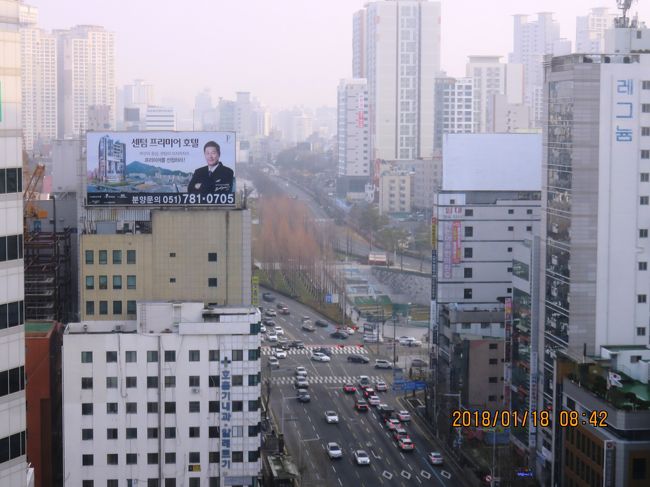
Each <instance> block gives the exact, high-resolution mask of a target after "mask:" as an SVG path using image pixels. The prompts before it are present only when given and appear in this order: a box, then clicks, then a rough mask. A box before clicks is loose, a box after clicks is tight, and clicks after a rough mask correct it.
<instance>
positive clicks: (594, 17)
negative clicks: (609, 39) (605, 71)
mask: <svg viewBox="0 0 650 487" xmlns="http://www.w3.org/2000/svg"><path fill="white" fill-rule="evenodd" d="M615 18H616V14H614V13H609V9H608V8H607V7H598V8H592V9H591V11H590V12H589V13H588V14H587V15H584V16H581V17H576V47H575V52H577V53H579V54H602V53H604V52H605V31H606V30H607V29H611V28H613V27H614V19H615Z"/></svg>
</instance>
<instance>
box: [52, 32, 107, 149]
mask: <svg viewBox="0 0 650 487" xmlns="http://www.w3.org/2000/svg"><path fill="white" fill-rule="evenodd" d="M54 33H55V34H56V36H57V41H58V42H57V56H58V59H57V65H58V103H57V105H58V129H57V136H58V137H59V138H65V137H78V136H79V134H80V133H82V132H84V131H85V130H87V128H88V107H89V106H93V105H97V106H106V107H108V110H109V111H110V114H111V115H110V119H111V120H112V124H113V125H114V121H115V109H116V103H115V94H116V91H115V36H114V34H113V32H109V31H107V30H105V29H104V28H103V27H99V26H93V25H78V26H75V27H73V28H72V29H70V30H58V31H55V32H54Z"/></svg>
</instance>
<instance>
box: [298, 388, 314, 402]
mask: <svg viewBox="0 0 650 487" xmlns="http://www.w3.org/2000/svg"><path fill="white" fill-rule="evenodd" d="M298 401H300V402H309V401H311V397H309V392H307V391H306V390H305V389H298Z"/></svg>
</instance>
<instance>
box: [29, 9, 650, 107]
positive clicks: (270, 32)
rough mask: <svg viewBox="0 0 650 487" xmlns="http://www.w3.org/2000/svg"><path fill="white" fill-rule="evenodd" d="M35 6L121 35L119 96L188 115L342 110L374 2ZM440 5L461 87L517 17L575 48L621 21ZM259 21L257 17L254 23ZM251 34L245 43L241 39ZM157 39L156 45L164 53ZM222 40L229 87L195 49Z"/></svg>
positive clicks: (46, 23) (507, 47) (573, 12)
mask: <svg viewBox="0 0 650 487" xmlns="http://www.w3.org/2000/svg"><path fill="white" fill-rule="evenodd" d="M26 3H27V4H28V5H32V6H35V7H38V8H39V26H40V27H42V28H45V29H47V30H51V29H64V28H70V27H72V26H73V25H77V24H97V25H101V26H103V27H105V28H106V29H107V30H110V31H113V32H115V34H116V59H117V63H116V84H117V86H122V85H124V84H126V83H129V82H131V81H132V80H133V79H145V80H147V81H148V82H150V83H152V84H154V85H155V87H156V93H157V97H158V98H159V101H160V102H161V104H163V105H175V106H185V107H191V106H192V104H193V99H194V96H195V95H196V94H197V93H199V92H200V91H201V90H203V89H204V88H206V87H207V88H210V89H211V91H212V94H213V97H214V98H215V99H218V98H219V97H224V98H232V97H233V96H234V93H235V92H236V91H250V92H251V93H253V94H254V96H256V97H258V98H259V99H260V101H261V102H262V103H263V104H265V105H267V106H269V107H271V108H273V109H278V108H281V107H289V106H296V105H304V106H307V107H310V108H315V107H318V106H322V105H328V106H335V104H336V86H337V85H338V82H339V80H340V79H342V78H349V77H351V75H352V66H351V65H352V51H351V45H352V20H351V18H352V14H353V13H354V12H355V11H357V10H359V9H360V8H362V7H363V5H364V4H365V3H367V2H365V1H362V0H353V1H349V0H347V1H345V0H332V1H329V2H324V1H318V2H309V4H308V5H307V4H301V3H289V2H287V1H286V0H285V1H281V2H273V3H271V4H269V3H267V2H261V1H259V0H248V1H245V2H226V3H225V4H222V5H219V6H218V7H217V6H213V5H211V4H210V3H209V2H204V1H201V0H188V1H187V2H185V3H184V5H185V8H186V10H185V11H189V12H199V10H198V9H203V10H202V11H201V12H199V13H197V14H195V15H192V16H190V17H189V18H187V19H184V18H180V17H178V15H177V14H178V12H177V11H175V10H172V9H169V8H167V9H164V10H162V9H160V8H158V9H155V10H152V9H151V8H150V6H151V5H153V4H149V3H148V2H138V3H137V4H133V3H132V2H131V3H129V4H128V5H127V3H126V2H124V1H122V0H119V1H117V2H116V5H115V8H114V9H111V10H110V11H106V10H105V9H99V8H97V7H98V5H99V4H98V2H97V1H96V0H91V1H86V2H82V1H80V0H64V1H63V2H57V4H56V5H55V4H52V3H51V2H44V1H43V0H33V1H30V2H26ZM440 3H441V6H442V64H441V68H442V69H443V70H445V71H446V72H447V75H449V76H457V77H458V76H462V75H463V73H464V69H465V63H466V62H467V57H468V56H470V55H499V56H502V57H503V59H502V60H503V61H507V56H508V54H509V53H510V52H512V48H513V46H512V36H513V17H512V16H513V15H515V14H528V15H530V16H531V18H534V17H535V15H536V13H537V12H540V11H545V12H553V13H554V14H555V15H554V18H555V19H556V20H557V21H559V23H560V25H561V35H562V37H564V38H567V39H569V40H570V41H571V42H572V44H575V23H576V16H582V15H586V14H587V13H588V12H589V10H590V9H591V8H595V7H600V6H605V7H608V8H609V9H610V11H611V12H615V11H617V10H616V8H615V7H616V3H615V2H614V0H610V1H604V0H601V1H597V2H594V1H592V0H579V1H576V2H571V3H567V2H561V1H559V0H545V1H542V0H527V1H523V2H522V1H518V2H516V1H513V0H507V1H502V2H499V3H498V5H494V4H483V3H480V2H473V1H471V0H459V1H456V2H445V1H442V2H440ZM61 4H63V5H64V6H65V8H61V6H62V5H61ZM122 6H123V7H124V8H121V7H122ZM469 11H471V12H473V14H474V15H473V16H472V17H468V16H467V15H466V13H467V12H469ZM123 12H128V13H129V14H128V15H125V14H123ZM251 12H256V13H257V15H255V16H252V15H250V13H251ZM635 12H638V14H639V18H640V19H641V20H643V19H650V4H634V5H633V6H632V9H631V13H632V14H634V13H635ZM154 15H155V18H156V22H155V25H147V26H145V27H143V23H144V22H143V19H147V18H148V17H152V16H154ZM218 18H225V19H229V20H228V21H227V22H224V23H221V24H219V22H218V20H215V22H214V23H216V24H217V28H215V29H212V28H211V24H210V23H211V22H212V19H218ZM260 19H263V20H260ZM292 19H300V22H292ZM276 26H282V29H280V31H281V32H282V33H283V35H277V32H278V28H277V27H276ZM486 26H488V27H486ZM216 30H219V32H221V34H220V35H216V36H213V35H212V34H211V33H212V32H213V31H216ZM242 31H243V32H245V34H244V35H239V34H238V33H241V32H242ZM468 32H476V33H478V35H474V36H471V35H468ZM493 32H498V33H499V35H497V36H495V35H493V34H492V33H493ZM170 33H172V34H173V35H170ZM133 39H137V42H133ZM151 39H156V43H155V45H154V44H152V43H151V42H150V41H149V40H151ZM213 39H217V42H218V43H219V44H220V45H219V46H218V47H217V50H216V54H217V55H218V56H219V57H220V58H221V59H223V61H222V62H221V63H220V64H221V66H225V67H226V69H227V72H228V73H229V75H228V76H227V77H223V76H220V75H219V72H220V71H221V66H218V65H217V66H209V65H208V64H207V63H208V61H207V58H206V54H205V53H206V50H205V49H196V48H195V47H193V46H197V45H200V44H202V43H209V42H211V41H212V40H213ZM228 39H233V40H234V42H228V41H227V40H228ZM298 40H302V41H300V42H298ZM271 51H272V53H271V54H270V52H271ZM332 53H337V55H336V56H332ZM174 66H176V68H174ZM170 69H174V72H171V71H170ZM184 73H186V74H184ZM283 73H284V74H283ZM287 73H289V74H290V75H289V76H287V75H286V74H287ZM188 78H189V79H188ZM178 86H183V87H185V88H186V89H185V90H184V93H185V94H184V95H179V94H178V90H177V87H178Z"/></svg>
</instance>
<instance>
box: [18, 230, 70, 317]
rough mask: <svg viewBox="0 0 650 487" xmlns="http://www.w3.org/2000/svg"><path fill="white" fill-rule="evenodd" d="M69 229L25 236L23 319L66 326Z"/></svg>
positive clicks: (68, 280) (68, 299) (68, 308)
mask: <svg viewBox="0 0 650 487" xmlns="http://www.w3.org/2000/svg"><path fill="white" fill-rule="evenodd" d="M71 235H72V229H70V228H66V229H65V230H63V231H61V232H31V233H28V234H26V235H25V253H24V257H25V317H26V319H27V320H47V321H60V322H62V323H68V322H69V320H70V318H71V315H72V245H71Z"/></svg>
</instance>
